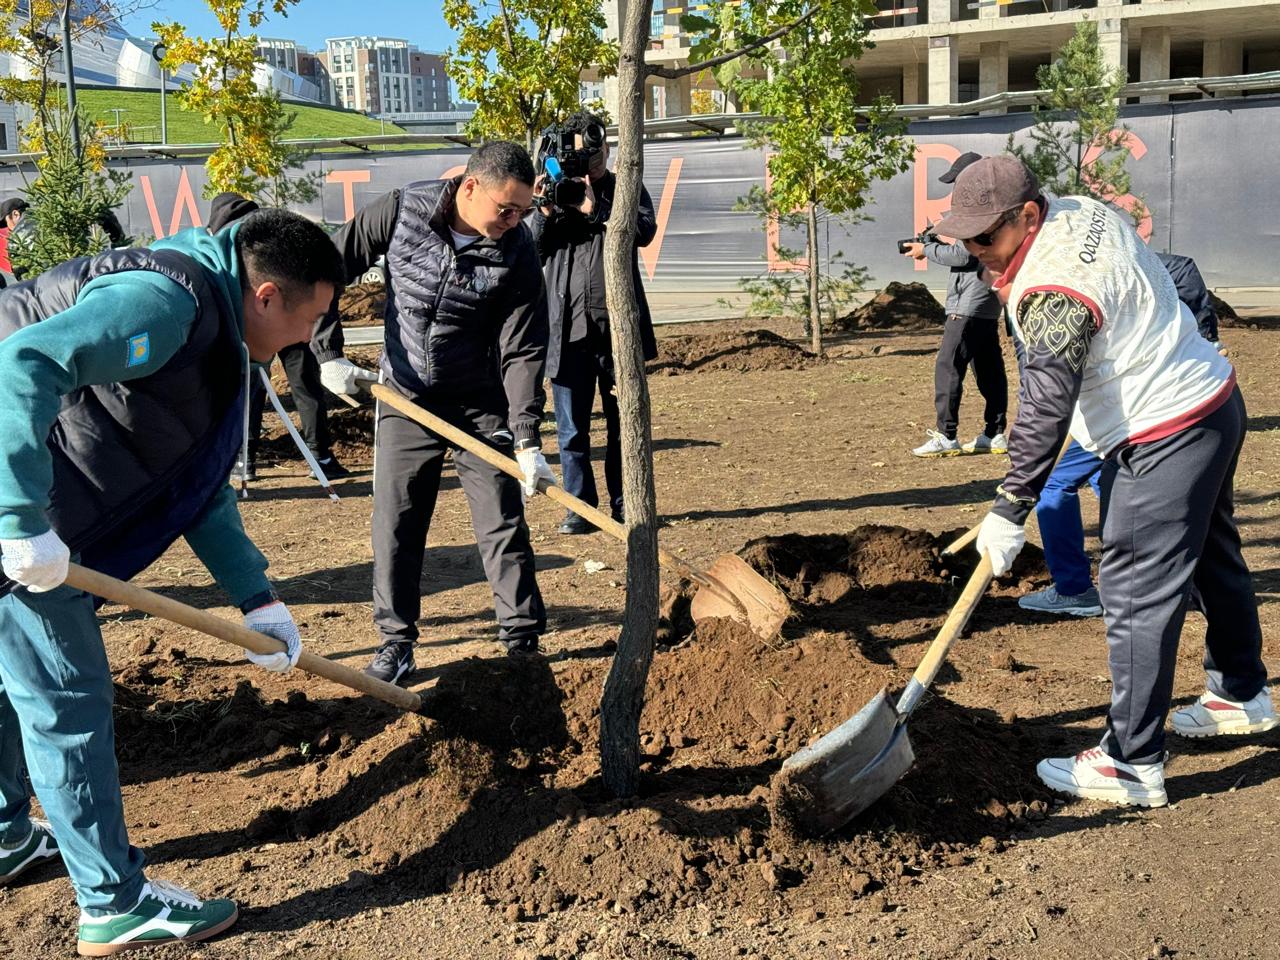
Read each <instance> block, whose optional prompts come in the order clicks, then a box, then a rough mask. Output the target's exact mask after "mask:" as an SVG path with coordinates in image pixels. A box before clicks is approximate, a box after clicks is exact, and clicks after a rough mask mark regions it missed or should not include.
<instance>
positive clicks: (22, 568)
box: [0, 530, 71, 593]
mask: <svg viewBox="0 0 1280 960" xmlns="http://www.w3.org/2000/svg"><path fill="white" fill-rule="evenodd" d="M0 553H3V554H4V562H3V566H4V575H5V576H6V577H8V578H9V579H10V580H12V581H14V582H15V583H19V584H21V585H22V586H24V587H26V588H27V589H28V590H30V591H31V592H32V593H44V592H45V591H46V590H52V589H53V588H54V587H58V586H61V585H62V582H63V581H64V580H66V579H67V564H69V563H70V562H71V551H70V550H68V549H67V545H66V544H65V543H63V542H62V538H61V537H60V536H58V535H57V534H56V533H54V532H53V531H52V530H48V531H46V532H44V533H42V534H40V535H39V536H36V537H30V538H28V539H26V540H0Z"/></svg>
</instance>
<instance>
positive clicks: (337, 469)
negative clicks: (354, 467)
mask: <svg viewBox="0 0 1280 960" xmlns="http://www.w3.org/2000/svg"><path fill="white" fill-rule="evenodd" d="M316 463H318V464H320V469H321V470H323V471H324V475H325V476H326V477H328V478H329V479H330V480H341V479H342V478H343V477H349V476H351V471H350V470H348V469H347V468H346V467H344V466H343V465H342V464H340V463H339V462H338V458H337V457H335V456H334V455H333V454H330V455H329V456H327V457H325V458H324V459H323V460H321V459H320V458H319V457H316Z"/></svg>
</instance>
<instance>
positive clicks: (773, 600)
mask: <svg viewBox="0 0 1280 960" xmlns="http://www.w3.org/2000/svg"><path fill="white" fill-rule="evenodd" d="M369 390H370V392H371V393H372V394H373V395H374V396H375V397H376V398H377V399H378V400H380V401H382V402H383V403H385V404H387V405H388V406H389V407H392V408H393V409H395V410H397V411H399V412H400V413H402V414H404V415H405V416H406V417H408V418H409V419H411V420H414V421H416V422H417V423H420V424H421V425H422V426H424V427H426V428H427V429H428V430H430V431H431V432H432V433H436V434H439V435H440V436H441V437H443V438H444V439H446V440H448V441H449V442H450V443H453V444H456V445H457V446H459V447H461V448H462V449H463V450H467V451H469V452H470V453H473V454H475V455H476V456H477V457H479V458H480V459H482V460H484V461H485V462H486V463H488V464H489V465H490V466H492V467H495V468H497V469H498V470H501V471H502V472H503V473H506V474H509V475H510V476H513V477H515V478H516V479H518V480H519V479H522V478H523V476H524V475H523V473H522V472H521V470H520V466H519V464H517V463H516V462H515V461H514V460H512V459H511V458H510V457H504V456H503V455H502V454H501V453H499V452H498V451H497V450H495V449H493V448H492V447H491V446H489V445H488V444H487V443H485V442H484V441H483V440H480V439H479V438H478V437H474V436H472V435H471V434H469V433H467V432H466V431H465V430H462V429H459V428H458V427H455V426H454V425H453V424H451V423H448V422H446V421H444V420H442V419H440V418H439V417H437V416H436V415H435V414H433V413H431V412H429V411H427V410H425V409H423V408H422V407H420V406H418V405H417V404H416V403H413V402H412V401H410V400H408V399H406V398H405V397H402V396H401V395H400V394H398V393H396V392H395V391H394V390H392V389H390V388H389V387H386V386H383V385H382V384H377V383H371V384H369ZM538 489H539V490H540V491H541V492H542V493H545V494H546V495H547V496H548V497H550V498H551V499H552V500H554V501H555V502H556V503H558V504H560V505H561V506H563V507H566V508H567V509H569V510H572V511H573V512H574V513H576V514H577V515H578V516H580V517H584V518H585V519H587V520H590V521H591V522H592V523H593V524H595V525H596V526H597V527H599V528H600V529H601V530H603V531H604V532H605V533H607V534H609V535H610V536H612V537H615V538H616V539H618V540H621V541H622V542H623V543H626V541H627V528H626V527H624V526H623V525H622V524H620V523H618V521H616V520H614V519H613V518H612V517H610V516H608V515H607V514H604V513H601V512H600V511H599V510H597V509H596V508H595V507H593V506H591V505H590V504H586V503H583V502H582V501H581V500H579V499H578V498H577V497H575V496H573V494H570V493H566V492H565V491H564V490H562V489H561V488H560V487H558V486H556V485H555V484H552V483H548V482H547V481H546V480H542V481H539V483H538ZM658 560H659V562H660V563H661V564H662V565H663V566H664V567H667V568H668V569H670V570H674V571H675V572H676V573H678V574H679V575H680V576H682V577H684V578H686V579H688V580H691V581H692V582H694V583H696V584H697V585H698V592H697V593H696V594H695V595H694V598H693V604H692V606H691V608H690V613H691V615H692V616H693V619H694V620H695V621H698V620H702V619H705V618H707V617H730V618H732V619H734V620H737V621H738V622H740V623H743V624H746V625H747V626H748V627H750V629H751V630H752V632H754V633H755V634H757V635H758V636H759V637H761V638H762V639H765V640H768V639H771V638H773V637H774V636H776V635H777V633H778V631H779V630H780V629H781V627H782V624H783V622H785V621H786V619H787V617H788V616H790V614H791V603H790V602H789V601H788V600H787V598H786V596H784V595H783V593H782V591H781V590H779V589H778V588H777V587H775V586H774V585H773V584H771V583H770V582H769V581H768V580H766V579H765V578H764V577H762V576H760V574H759V573H757V572H756V571H755V570H753V569H752V568H751V567H750V565H748V564H747V562H746V561H745V560H743V559H742V558H741V557H739V556H735V555H734V554H723V555H721V556H720V557H718V558H717V559H716V561H715V563H713V564H712V565H711V568H710V569H709V570H706V571H703V570H698V569H695V568H694V567H691V566H690V565H689V564H687V563H685V562H684V561H683V560H681V559H680V558H679V557H677V556H675V555H674V554H672V553H670V552H669V551H667V550H663V549H661V548H659V550H658Z"/></svg>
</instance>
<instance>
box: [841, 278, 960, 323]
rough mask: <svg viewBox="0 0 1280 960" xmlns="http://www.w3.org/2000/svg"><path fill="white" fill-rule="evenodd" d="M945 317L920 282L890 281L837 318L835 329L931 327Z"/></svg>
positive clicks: (934, 299) (935, 300)
mask: <svg viewBox="0 0 1280 960" xmlns="http://www.w3.org/2000/svg"><path fill="white" fill-rule="evenodd" d="M946 319H947V314H946V311H945V310H944V309H943V308H942V304H940V303H939V302H938V301H937V299H936V298H935V297H934V295H933V294H932V293H930V292H929V288H928V287H926V286H925V285H924V284H923V283H899V282H898V281H896V280H894V281H892V282H891V283H890V284H889V285H888V286H887V287H885V288H884V289H883V290H881V291H880V292H879V293H877V294H876V295H875V296H874V297H872V298H871V299H870V300H868V301H867V302H866V303H864V304H863V305H862V306H860V307H858V308H857V309H855V310H852V311H850V312H849V313H846V314H845V315H844V316H843V317H837V318H836V320H835V321H834V322H833V323H832V326H833V327H834V328H835V329H837V330H847V331H850V332H852V331H857V330H931V329H933V328H935V327H938V326H941V325H942V324H943V323H944V322H945V321H946Z"/></svg>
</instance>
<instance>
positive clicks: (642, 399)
mask: <svg viewBox="0 0 1280 960" xmlns="http://www.w3.org/2000/svg"><path fill="white" fill-rule="evenodd" d="M648 27H649V5H648V4H645V3H638V2H636V0H632V2H631V3H630V4H629V5H628V6H627V8H626V13H625V16H624V20H623V24H622V30H621V34H622V43H621V50H620V56H619V60H618V148H617V152H616V153H615V155H614V156H615V157H616V164H615V171H614V172H615V174H616V176H617V185H616V186H615V188H614V198H613V210H612V212H611V213H610V216H609V229H608V232H607V233H606V234H605V247H604V275H605V292H606V297H607V302H608V307H609V326H610V329H611V331H612V338H613V357H614V371H615V376H616V378H617V383H618V412H619V420H620V421H621V424H622V488H623V496H624V498H625V502H626V519H627V602H626V609H625V612H624V613H623V621H622V632H621V634H620V636H619V638H618V650H617V653H616V654H614V658H613V665H612V667H611V668H610V670H609V675H608V677H606V678H605V682H604V692H603V695H602V697H601V701H600V768H601V773H602V775H603V777H604V783H605V786H606V787H608V788H609V790H610V791H612V792H613V793H614V794H615V795H617V796H632V795H634V794H635V793H636V792H637V790H638V789H639V786H640V711H641V709H642V708H643V706H644V690H645V684H646V682H647V681H648V678H649V665H650V664H651V663H652V662H653V647H654V639H655V636H656V634H657V629H658V532H657V503H656V499H655V496H654V487H653V434H652V428H651V424H650V420H649V385H648V383H647V382H646V381H645V374H644V349H643V346H642V344H641V341H640V308H639V304H638V303H637V301H636V292H635V289H634V288H633V286H632V272H633V270H634V267H635V258H636V247H635V237H636V215H637V212H638V210H639V206H640V186H641V177H642V175H643V172H644V149H643V147H644V144H643V134H644V81H645V64H644V48H645V44H646V41H647V40H648V34H649V30H648Z"/></svg>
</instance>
